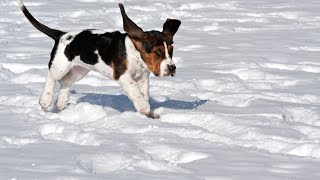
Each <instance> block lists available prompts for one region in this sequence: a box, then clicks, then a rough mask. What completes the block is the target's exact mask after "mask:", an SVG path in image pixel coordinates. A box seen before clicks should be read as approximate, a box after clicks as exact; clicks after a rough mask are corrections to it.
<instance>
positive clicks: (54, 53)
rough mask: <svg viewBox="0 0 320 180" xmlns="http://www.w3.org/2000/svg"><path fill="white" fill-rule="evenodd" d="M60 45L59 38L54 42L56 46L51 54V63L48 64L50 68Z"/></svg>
mask: <svg viewBox="0 0 320 180" xmlns="http://www.w3.org/2000/svg"><path fill="white" fill-rule="evenodd" d="M58 45H59V40H57V41H55V42H54V46H53V48H52V51H51V54H50V61H49V64H48V66H49V69H50V68H51V65H52V61H53V59H54V57H55V56H56V52H57V49H58Z"/></svg>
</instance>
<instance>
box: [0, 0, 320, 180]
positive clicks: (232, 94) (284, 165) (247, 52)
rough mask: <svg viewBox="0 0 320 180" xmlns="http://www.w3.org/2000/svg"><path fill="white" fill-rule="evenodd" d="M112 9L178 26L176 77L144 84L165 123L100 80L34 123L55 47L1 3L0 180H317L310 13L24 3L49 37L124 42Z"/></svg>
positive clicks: (215, 4)
mask: <svg viewBox="0 0 320 180" xmlns="http://www.w3.org/2000/svg"><path fill="white" fill-rule="evenodd" d="M119 2H123V3H124V5H125V7H126V10H127V13H128V15H129V16H130V17H131V18H132V19H133V20H134V21H135V22H136V23H137V24H138V25H140V26H141V27H142V28H143V29H145V30H151V29H158V30H161V27H162V24H163V23H164V22H165V20H166V19H167V18H169V17H170V18H177V19H180V20H181V21H182V25H181V27H180V29H179V31H178V32H177V34H176V35H175V38H174V42H175V50H174V61H175V62H176V65H177V75H176V76H175V77H173V78H172V77H167V78H158V77H154V76H152V77H151V78H150V94H151V97H152V98H151V100H150V103H151V106H152V108H153V109H155V111H156V112H157V113H159V114H160V116H161V118H160V119H159V120H153V119H149V118H147V117H145V116H143V115H140V114H139V113H137V112H135V110H134V107H133V105H132V103H131V102H130V100H129V99H128V97H127V96H126V95H125V94H124V93H123V91H122V90H121V89H120V87H119V86H118V85H117V83H116V82H114V81H112V80H109V79H106V78H104V77H103V76H102V75H100V74H98V73H95V72H90V73H89V75H87V76H86V77H85V78H84V79H83V80H81V81H79V82H78V83H76V84H75V85H74V86H73V87H72V94H71V99H70V104H69V105H68V107H67V108H66V109H65V110H64V111H62V112H57V110H56V107H54V106H52V107H51V109H50V111H43V110H42V109H41V108H40V106H39V104H38V100H39V96H40V93H41V91H42V89H43V87H44V81H45V75H46V68H47V63H48V60H49V55H50V51H51V48H52V46H53V42H52V40H51V39H50V38H48V37H46V36H45V35H43V34H41V33H40V32H38V31H37V30H36V29H35V28H33V27H32V25H31V24H30V23H29V22H28V21H27V20H26V18H25V17H24V16H23V14H22V13H21V11H20V9H19V8H18V4H17V3H16V2H15V1H12V0H2V1H1V2H0V7H1V11H0V179H12V180H13V179H16V180H19V179H148V180H149V179H174V180H180V179H181V180H188V179H190V180H191V179H192V180H195V179H199V180H200V179H202V180H215V179H219V180H230V179H266V180H267V179H268V180H269V179H319V178H320V173H319V168H318V167H319V166H320V91H319V88H320V85H319V84H320V78H319V73H320V61H319V55H320V54H319V52H320V43H319V42H320V38H319V37H320V36H319V35H320V34H319V33H320V32H319V29H318V27H319V25H320V11H319V10H320V2H319V1H316V0H306V1H285V0H268V1H261V0H250V1H246V0H216V1H209V0H203V1H195V0H188V1H182V0H176V1H159V0H152V1H142V0H130V1H115V0H69V1H63V0H55V1H49V0H41V1H40V0H25V4H26V6H27V7H28V9H29V10H30V12H31V13H32V14H33V15H34V16H35V17H36V18H37V19H38V20H40V21H41V22H43V23H44V24H46V25H48V26H50V27H52V28H57V29H60V30H64V31H74V30H81V29H85V28H97V29H105V30H106V31H113V30H120V31H122V32H123V30H122V20H121V15H120V11H119V9H118V5H117V3H119ZM56 88H57V89H58V87H56ZM57 89H56V90H57Z"/></svg>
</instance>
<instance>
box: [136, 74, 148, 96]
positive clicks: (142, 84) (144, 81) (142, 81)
mask: <svg viewBox="0 0 320 180" xmlns="http://www.w3.org/2000/svg"><path fill="white" fill-rule="evenodd" d="M137 83H138V85H139V88H140V90H141V92H142V94H143V97H144V99H145V100H146V101H148V102H149V73H145V74H144V75H142V76H141V77H140V78H139V79H138V80H137Z"/></svg>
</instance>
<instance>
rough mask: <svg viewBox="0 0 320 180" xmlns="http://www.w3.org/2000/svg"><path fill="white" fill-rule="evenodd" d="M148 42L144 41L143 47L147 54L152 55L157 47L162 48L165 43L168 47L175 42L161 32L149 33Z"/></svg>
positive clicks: (147, 33)
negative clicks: (152, 51) (153, 49)
mask: <svg viewBox="0 0 320 180" xmlns="http://www.w3.org/2000/svg"><path fill="white" fill-rule="evenodd" d="M145 33H146V35H147V36H146V40H144V41H142V47H143V48H144V50H145V51H146V52H147V53H151V50H152V48H153V47H155V46H162V45H163V42H166V43H167V45H170V44H173V41H172V40H170V39H169V38H168V37H167V36H166V35H164V34H163V33H162V32H159V31H147V32H145Z"/></svg>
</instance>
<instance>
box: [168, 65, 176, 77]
mask: <svg viewBox="0 0 320 180" xmlns="http://www.w3.org/2000/svg"><path fill="white" fill-rule="evenodd" d="M167 68H168V70H169V74H168V75H171V76H174V75H175V74H176V66H175V65H168V66H167Z"/></svg>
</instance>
